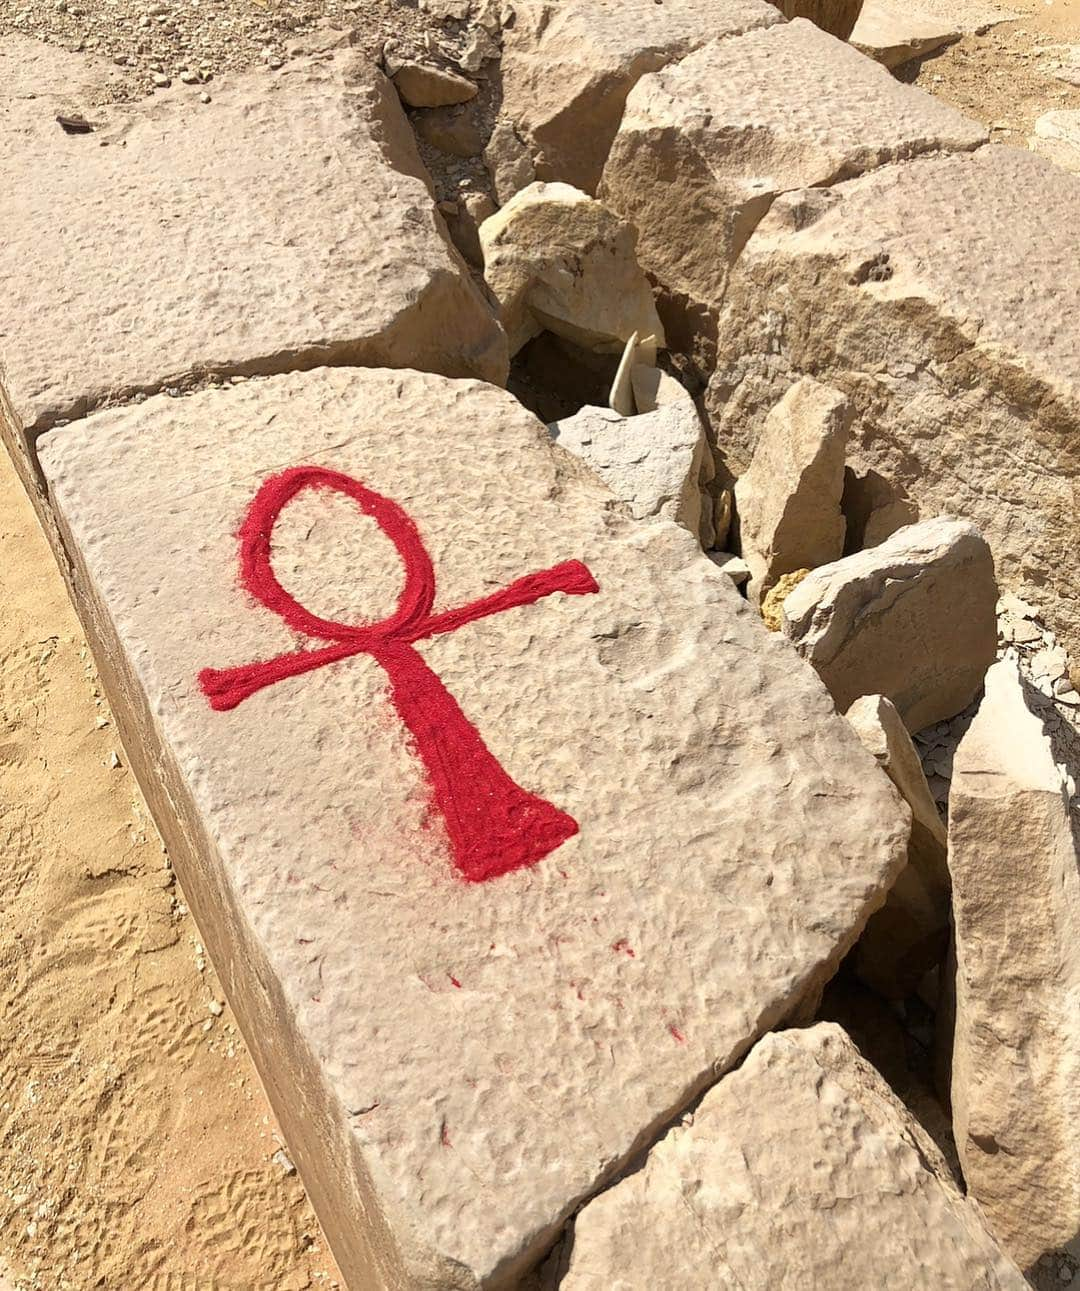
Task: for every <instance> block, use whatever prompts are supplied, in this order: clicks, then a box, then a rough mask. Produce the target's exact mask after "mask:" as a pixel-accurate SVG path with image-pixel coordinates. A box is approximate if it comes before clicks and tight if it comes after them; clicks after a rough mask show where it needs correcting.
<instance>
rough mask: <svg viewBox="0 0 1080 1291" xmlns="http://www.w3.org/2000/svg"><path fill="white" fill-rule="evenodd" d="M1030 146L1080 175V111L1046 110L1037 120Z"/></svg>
mask: <svg viewBox="0 0 1080 1291" xmlns="http://www.w3.org/2000/svg"><path fill="white" fill-rule="evenodd" d="M1028 147H1029V148H1031V149H1032V151H1033V152H1038V153H1041V154H1042V155H1043V156H1044V157H1046V158H1048V159H1049V160H1050V161H1052V162H1053V163H1054V164H1055V165H1056V166H1061V167H1062V168H1063V169H1065V170H1070V171H1072V172H1073V174H1077V175H1080V111H1078V110H1076V109H1075V108H1074V109H1071V110H1069V109H1064V110H1063V109H1058V110H1057V111H1054V112H1044V113H1043V114H1042V116H1041V117H1039V118H1038V119H1037V120H1036V122H1035V133H1034V134H1033V135H1032V136H1031V137H1030V138H1029V139H1028Z"/></svg>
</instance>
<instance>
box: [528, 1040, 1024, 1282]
mask: <svg viewBox="0 0 1080 1291" xmlns="http://www.w3.org/2000/svg"><path fill="white" fill-rule="evenodd" d="M553 1264H554V1265H555V1266H556V1267H558V1266H559V1264H561V1265H562V1266H563V1270H564V1271H563V1273H562V1279H561V1281H559V1283H558V1287H559V1291H597V1289H598V1288H618V1291H689V1289H690V1288H694V1289H695V1291H697V1289H698V1288H709V1291H779V1289H780V1288H784V1289H785V1291H786V1289H788V1288H795V1287H805V1288H825V1287H828V1288H829V1291H868V1288H871V1287H874V1288H878V1287H895V1288H898V1289H899V1288H920V1289H924V1291H929V1288H934V1291H944V1289H945V1288H948V1291H1025V1288H1026V1286H1027V1283H1026V1282H1025V1280H1024V1278H1023V1277H1022V1276H1021V1274H1020V1271H1019V1270H1018V1269H1017V1268H1016V1267H1015V1265H1014V1264H1013V1263H1012V1262H1011V1261H1010V1260H1009V1258H1008V1257H1007V1256H1006V1255H1005V1254H1004V1253H1003V1252H1002V1251H1001V1249H1000V1248H999V1247H998V1246H997V1244H996V1243H995V1241H994V1239H993V1237H992V1236H991V1235H990V1233H989V1232H988V1231H987V1227H986V1222H985V1220H984V1219H983V1218H982V1216H981V1215H980V1213H979V1209H978V1207H977V1206H976V1205H975V1204H974V1203H973V1202H971V1201H968V1200H967V1199H966V1198H965V1197H963V1196H962V1194H961V1193H960V1191H959V1189H958V1188H957V1187H956V1185H955V1183H954V1182H953V1180H952V1177H951V1175H950V1173H949V1168H948V1166H947V1165H946V1163H945V1161H944V1159H943V1158H942V1156H941V1153H940V1152H939V1151H938V1149H937V1147H936V1146H935V1145H934V1143H933V1141H932V1140H931V1139H930V1137H929V1136H928V1135H927V1133H926V1131H925V1130H924V1129H923V1128H922V1126H921V1125H920V1124H919V1123H918V1122H917V1121H916V1120H915V1118H914V1117H913V1116H912V1115H911V1113H910V1112H909V1111H908V1110H907V1108H906V1107H905V1106H904V1105H903V1103H901V1102H900V1100H899V1099H898V1098H897V1097H896V1095H895V1094H894V1093H893V1092H892V1090H891V1089H890V1088H889V1086H888V1085H887V1084H886V1083H885V1081H884V1080H883V1079H882V1078H881V1076H880V1075H879V1074H878V1073H877V1071H875V1070H874V1068H873V1067H872V1066H871V1065H870V1064H869V1063H868V1062H866V1061H865V1059H863V1058H862V1057H861V1055H860V1054H859V1051H858V1050H857V1049H856V1048H855V1046H854V1044H852V1042H851V1040H850V1039H849V1038H848V1037H847V1035H846V1034H845V1032H843V1031H842V1030H841V1029H840V1028H839V1027H838V1026H835V1025H833V1024H832V1023H819V1024H818V1025H817V1026H813V1027H810V1028H809V1029H807V1030H789V1031H783V1032H779V1033H774V1034H771V1035H768V1036H766V1037H765V1038H764V1039H763V1040H760V1041H759V1042H758V1043H757V1045H756V1046H755V1047H754V1048H753V1049H752V1050H751V1052H750V1055H749V1057H748V1058H747V1059H746V1061H745V1062H744V1063H743V1065H742V1066H741V1067H740V1068H739V1069H738V1071H735V1072H732V1073H731V1074H730V1075H727V1076H725V1077H724V1078H723V1079H722V1080H721V1081H720V1082H719V1083H718V1084H717V1085H715V1086H714V1087H713V1088H712V1089H711V1090H710V1091H709V1092H708V1093H707V1094H706V1095H705V1097H704V1098H703V1099H702V1101H701V1103H700V1105H699V1106H698V1107H697V1109H696V1110H695V1111H694V1114H693V1116H692V1117H688V1118H687V1119H686V1120H685V1121H684V1122H683V1123H682V1124H681V1125H676V1126H674V1127H673V1128H672V1129H671V1130H669V1131H668V1133H667V1135H666V1136H665V1137H664V1139H663V1140H662V1141H661V1142H660V1143H659V1144H657V1146H656V1147H654V1148H653V1149H652V1151H651V1152H650V1153H649V1156H648V1158H647V1160H646V1161H645V1163H644V1165H643V1166H642V1167H641V1168H640V1169H639V1170H636V1171H635V1172H634V1173H632V1174H630V1175H629V1176H628V1177H627V1178H625V1179H623V1180H621V1181H620V1182H619V1183H617V1184H616V1185H615V1186H614V1187H613V1188H609V1189H608V1190H607V1191H606V1192H604V1193H602V1194H601V1195H600V1196H599V1197H596V1198H594V1199H593V1200H592V1201H590V1202H589V1203H588V1205H586V1206H585V1207H584V1209H583V1210H582V1211H581V1212H580V1213H579V1214H578V1215H577V1217H576V1218H575V1220H574V1228H573V1237H572V1240H569V1241H567V1242H566V1244H565V1247H564V1249H563V1250H561V1251H559V1252H557V1253H556V1256H555V1257H554V1259H553Z"/></svg>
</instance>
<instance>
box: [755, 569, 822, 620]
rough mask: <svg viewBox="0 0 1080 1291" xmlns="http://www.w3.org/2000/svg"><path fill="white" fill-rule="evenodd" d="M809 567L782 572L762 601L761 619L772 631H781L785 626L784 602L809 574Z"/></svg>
mask: <svg viewBox="0 0 1080 1291" xmlns="http://www.w3.org/2000/svg"><path fill="white" fill-rule="evenodd" d="M809 572H810V571H809V570H808V569H793V570H792V571H791V573H790V574H782V575H781V576H780V577H779V578H778V579H777V580H776V583H775V585H774V586H773V587H771V588H770V589H769V591H768V592H766V593H765V596H764V599H763V600H762V602H761V619H762V622H763V623H764V624H765V626H766V627H767V628H768V629H769V631H770V632H779V631H780V629H781V628H782V627H783V626H784V602H785V601H786V600H787V598H788V597H789V596H790V595H791V593H792V592H793V591H794V590H795V589H796V587H798V586H799V584H800V583H801V582H802V581H803V579H804V578H805V577H806V576H807V574H809Z"/></svg>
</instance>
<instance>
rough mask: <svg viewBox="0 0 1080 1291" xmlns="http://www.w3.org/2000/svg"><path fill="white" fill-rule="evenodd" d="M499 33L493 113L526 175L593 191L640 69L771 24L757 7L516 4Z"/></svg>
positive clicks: (678, 0)
mask: <svg viewBox="0 0 1080 1291" xmlns="http://www.w3.org/2000/svg"><path fill="white" fill-rule="evenodd" d="M514 11H515V20H514V23H513V26H511V27H508V28H507V29H506V30H505V31H504V34H503V60H502V77H503V104H502V110H503V112H504V113H505V114H506V115H507V116H508V117H509V118H510V120H511V121H512V122H513V123H514V126H515V127H516V129H517V131H518V133H519V134H520V136H521V138H522V139H523V140H524V141H525V142H526V144H527V146H528V148H529V149H530V151H531V153H532V156H533V159H534V161H535V165H536V176H537V178H539V179H544V180H559V181H561V182H564V183H568V184H573V185H575V186H576V187H578V188H580V189H583V190H584V191H585V192H587V193H595V192H596V185H597V183H598V182H599V179H600V172H601V171H602V170H603V168H604V161H605V160H606V158H607V154H608V149H609V148H610V146H611V141H612V140H613V139H614V138H615V132H616V131H617V130H618V128H619V120H620V118H621V117H622V112H623V105H624V104H625V103H626V96H627V95H628V94H629V93H630V91H631V90H632V89H633V88H634V86H635V85H636V84H637V82H638V80H639V79H640V78H641V77H642V76H644V75H645V74H646V73H647V72H654V71H656V70H657V69H658V68H661V67H666V66H667V65H668V63H672V62H676V61H677V60H678V59H680V58H682V57H684V56H685V55H686V54H688V53H690V51H691V50H694V49H697V48H699V47H700V46H701V45H704V44H707V43H708V42H709V41H711V40H716V39H719V38H721V37H725V36H733V35H737V34H739V33H740V32H744V31H749V30H751V29H752V28H755V27H766V26H770V25H773V24H776V23H779V22H781V21H782V20H781V17H780V15H779V13H778V12H777V11H776V9H774V8H773V7H772V5H770V4H768V3H766V0H666V3H665V4H663V5H657V4H656V3H655V0H558V3H553V2H552V0H518V2H517V3H515V5H514Z"/></svg>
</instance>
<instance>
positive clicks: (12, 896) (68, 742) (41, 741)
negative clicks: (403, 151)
mask: <svg viewBox="0 0 1080 1291" xmlns="http://www.w3.org/2000/svg"><path fill="white" fill-rule="evenodd" d="M950 2H951V0H950ZM424 3H425V7H426V8H433V9H434V10H435V13H434V15H432V14H430V13H426V12H423V11H421V10H418V9H416V8H414V7H411V6H410V7H402V8H395V4H394V0H265V2H264V0H182V3H181V2H180V0H168V3H163V4H151V3H145V2H144V0H44V2H43V3H41V2H35V3H31V0H0V35H2V34H3V33H5V32H7V31H11V30H19V31H22V32H24V33H27V34H31V35H37V36H41V37H44V38H46V39H49V40H52V41H54V42H55V43H57V44H62V45H65V46H66V47H68V48H75V47H81V48H85V49H87V50H92V51H95V52H97V53H100V54H103V55H106V56H108V57H113V58H116V59H122V60H124V62H123V66H124V68H125V69H126V73H125V78H124V79H125V81H126V83H127V87H128V90H127V92H129V93H131V94H135V93H144V92H146V90H147V89H148V88H149V86H150V84H152V78H153V76H154V75H155V74H157V75H166V76H169V77H176V76H179V75H180V74H181V72H182V71H183V70H184V69H188V68H195V69H197V70H198V76H199V79H198V83H197V84H192V95H193V106H197V96H198V94H199V93H202V92H207V91H208V90H209V91H212V88H213V86H212V81H213V78H214V76H215V75H216V74H218V73H219V72H221V71H223V70H226V69H228V68H233V67H237V66H244V65H249V64H252V63H258V62H260V61H263V62H266V63H268V64H270V66H271V69H272V65H273V63H274V62H275V61H277V60H279V59H286V58H287V57H288V56H289V48H290V43H291V42H292V41H294V40H295V39H296V38H297V37H298V36H301V35H302V34H303V33H304V32H306V31H308V30H310V29H311V27H312V26H313V25H314V23H315V22H316V20H317V19H318V18H320V17H323V16H324V15H325V16H330V17H332V18H335V19H336V20H337V21H338V22H344V23H349V22H354V23H356V22H359V23H360V25H361V26H362V28H363V30H364V33H365V35H364V43H365V44H368V45H370V46H371V48H372V52H375V51H376V48H377V47H379V46H380V45H381V41H382V40H383V39H385V38H386V37H387V36H388V35H398V36H401V35H404V36H405V37H406V38H407V39H408V40H409V41H410V42H412V41H422V40H423V36H424V32H425V30H429V29H430V28H431V27H432V25H433V22H432V18H433V17H434V18H436V19H438V21H439V23H440V24H441V28H442V31H443V33H444V38H445V33H446V32H447V31H449V32H450V33H451V37H450V38H451V39H453V32H454V31H460V30H463V28H461V25H460V24H458V23H457V22H456V21H455V20H454V19H453V17H452V12H453V11H454V6H455V4H456V3H457V0H424ZM1011 8H1012V9H1013V10H1015V11H1018V12H1019V13H1020V14H1021V17H1020V18H1019V19H1018V20H1016V21H1012V22H1008V23H1005V24H1001V25H998V26H995V27H993V28H991V29H990V30H989V31H987V32H985V33H984V34H982V35H968V36H965V37H964V38H963V39H962V40H961V41H959V42H958V43H957V44H955V45H953V46H951V47H950V48H948V49H946V50H944V51H943V52H942V53H940V54H938V55H936V56H933V57H930V58H927V59H925V60H923V61H922V62H921V63H918V64H912V65H909V67H908V68H907V69H902V71H901V73H900V75H901V77H902V79H905V80H910V81H914V82H915V83H916V84H919V85H921V86H922V87H923V88H925V89H928V90H930V91H932V92H933V93H935V94H937V95H939V96H940V97H941V98H943V99H945V100H946V101H948V102H950V103H953V104H954V105H955V106H957V107H959V108H961V109H962V110H963V111H965V112H967V113H969V114H970V115H972V116H974V117H976V118H977V119H979V120H982V121H984V122H986V123H987V124H988V125H991V126H994V127H995V132H996V135H997V137H998V138H1001V139H1004V140H1006V141H1008V142H1013V143H1019V144H1022V143H1023V141H1024V139H1025V137H1026V135H1027V134H1028V133H1030V129H1031V125H1032V123H1033V121H1034V118H1035V117H1036V116H1038V115H1039V114H1040V113H1042V112H1044V111H1048V110H1049V109H1051V108H1056V107H1078V108H1080V88H1077V87H1071V86H1068V85H1066V84H1064V83H1063V82H1061V81H1058V80H1055V79H1054V78H1053V75H1052V70H1053V66H1054V63H1055V61H1060V57H1059V55H1058V52H1057V48H1058V47H1059V46H1061V45H1070V44H1080V0H1052V3H1046V0H1012V3H1011ZM448 16H449V24H448V23H447V19H448ZM157 67H159V68H161V69H162V70H161V72H157V73H155V70H154V69H155V68H157ZM220 1002H221V995H220V990H219V988H218V985H217V982H216V979H215V977H214V974H213V969H212V967H211V966H210V964H209V963H208V962H206V961H205V957H204V956H203V955H202V953H201V947H200V946H199V943H198V932H197V929H196V928H195V927H194V924H193V923H192V921H191V918H190V916H189V915H188V914H187V911H186V908H185V906H184V904H183V896H182V894H181V893H180V892H179V890H178V888H177V885H176V883H175V881H174V879H173V876H172V873H171V871H170V869H169V868H168V864H167V860H166V857H165V856H164V853H163V850H162V847H161V844H160V841H159V840H158V838H157V835H156V832H155V830H154V828H153V825H152V823H151V822H150V820H149V817H148V815H147V812H146V809H145V807H144V805H143V803H142V800H141V798H140V797H139V794H138V790H137V788H136V786H135V784H134V782H133V780H132V778H131V776H130V774H129V773H128V771H127V769H126V767H125V766H124V765H123V758H122V755H121V751H120V747H119V744H118V741H117V739H116V735H115V732H114V729H113V726H112V722H111V719H110V716H109V711H108V707H107V705H106V704H105V701H104V699H103V698H102V695H101V692H100V686H99V684H98V681H97V677H96V674H95V672H94V668H93V665H92V662H91V660H90V658H89V654H88V651H87V648H86V643H85V640H84V638H83V636H82V633H81V631H80V629H79V626H78V623H77V621H76V619H75V616H74V614H73V612H72V610H71V607H70V605H69V603H68V600H67V597H66V593H65V591H64V588H63V584H62V582H61V579H60V576H59V574H58V573H57V571H56V569H55V567H54V565H53V563H52V558H51V555H50V553H49V552H48V549H47V547H46V544H45V541H44V539H43V537H42V536H41V534H40V532H39V531H38V528H37V524H36V521H35V518H34V516H33V513H32V511H31V509H30V507H29V504H28V503H27V502H26V500H25V499H24V497H23V495H22V492H21V489H20V486H19V484H18V482H17V480H16V479H15V476H14V474H13V473H12V471H11V469H10V467H9V466H8V464H7V462H6V459H5V458H4V457H3V455H2V454H0V1291H7V1289H6V1287H5V1285H4V1278H5V1261H6V1268H7V1272H8V1276H9V1277H10V1280H11V1285H12V1286H14V1287H15V1288H17V1291H29V1289H30V1288H34V1289H35V1291H61V1289H62V1288H72V1289H73V1291H82V1288H86V1289H87V1291H89V1289H90V1288H95V1289H100V1288H104V1289H105V1291H135V1289H136V1288H137V1289H138V1291H143V1289H145V1291H259V1289H262V1288H265V1289H266V1291H304V1289H305V1288H319V1287H333V1286H336V1285H337V1282H336V1278H337V1273H336V1270H335V1269H334V1268H333V1265H332V1263H331V1262H330V1260H329V1257H328V1255H327V1254H326V1252H325V1247H324V1243H323V1240H322V1237H321V1235H320V1233H319V1230H318V1227H317V1225H316V1222H315V1219H314V1216H313V1214H312V1212H311V1209H310V1207H309V1205H308V1203H307V1201H306V1199H305V1197H304V1193H303V1189H302V1187H301V1185H300V1183H299V1181H298V1179H297V1177H296V1175H295V1174H290V1173H287V1171H286V1167H285V1166H284V1165H283V1164H282V1163H281V1161H280V1159H279V1160H275V1159H274V1157H275V1153H277V1152H279V1150H280V1148H281V1146H282V1144H281V1142H280V1140H279V1139H278V1138H277V1137H276V1136H275V1126H274V1123H273V1119H272V1117H271V1116H270V1113H269V1109H268V1107H267V1105H266V1102H265V1099H264V1097H263V1095H262V1092H261V1090H260V1088H259V1085H258V1081H257V1078H256V1076H255V1074H254V1070H253V1068H252V1065H251V1061H250V1058H249V1057H248V1054H247V1051H246V1049H245V1047H244V1045H243V1042H242V1040H241V1039H240V1037H239V1035H238V1034H237V1032H236V1029H235V1026H234V1024H233V1022H232V1019H231V1015H230V1013H229V1010H228V1009H227V1008H226V1009H225V1010H224V1011H223V1012H222V1013H221V1014H220V1015H219V1014H218V1013H217V1012H216V1009H217V1006H218V1004H219V1003H220ZM212 1005H213V1011H212V1009H211V1006H212ZM1058 1272H1059V1271H1058V1270H1057V1269H1056V1268H1053V1269H1051V1268H1050V1267H1048V1268H1047V1269H1046V1270H1045V1273H1046V1275H1047V1282H1046V1285H1047V1286H1048V1287H1049V1286H1050V1285H1051V1284H1052V1283H1053V1282H1054V1281H1056V1277H1057V1275H1058ZM1038 1280H1039V1281H1041V1280H1042V1279H1038Z"/></svg>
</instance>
